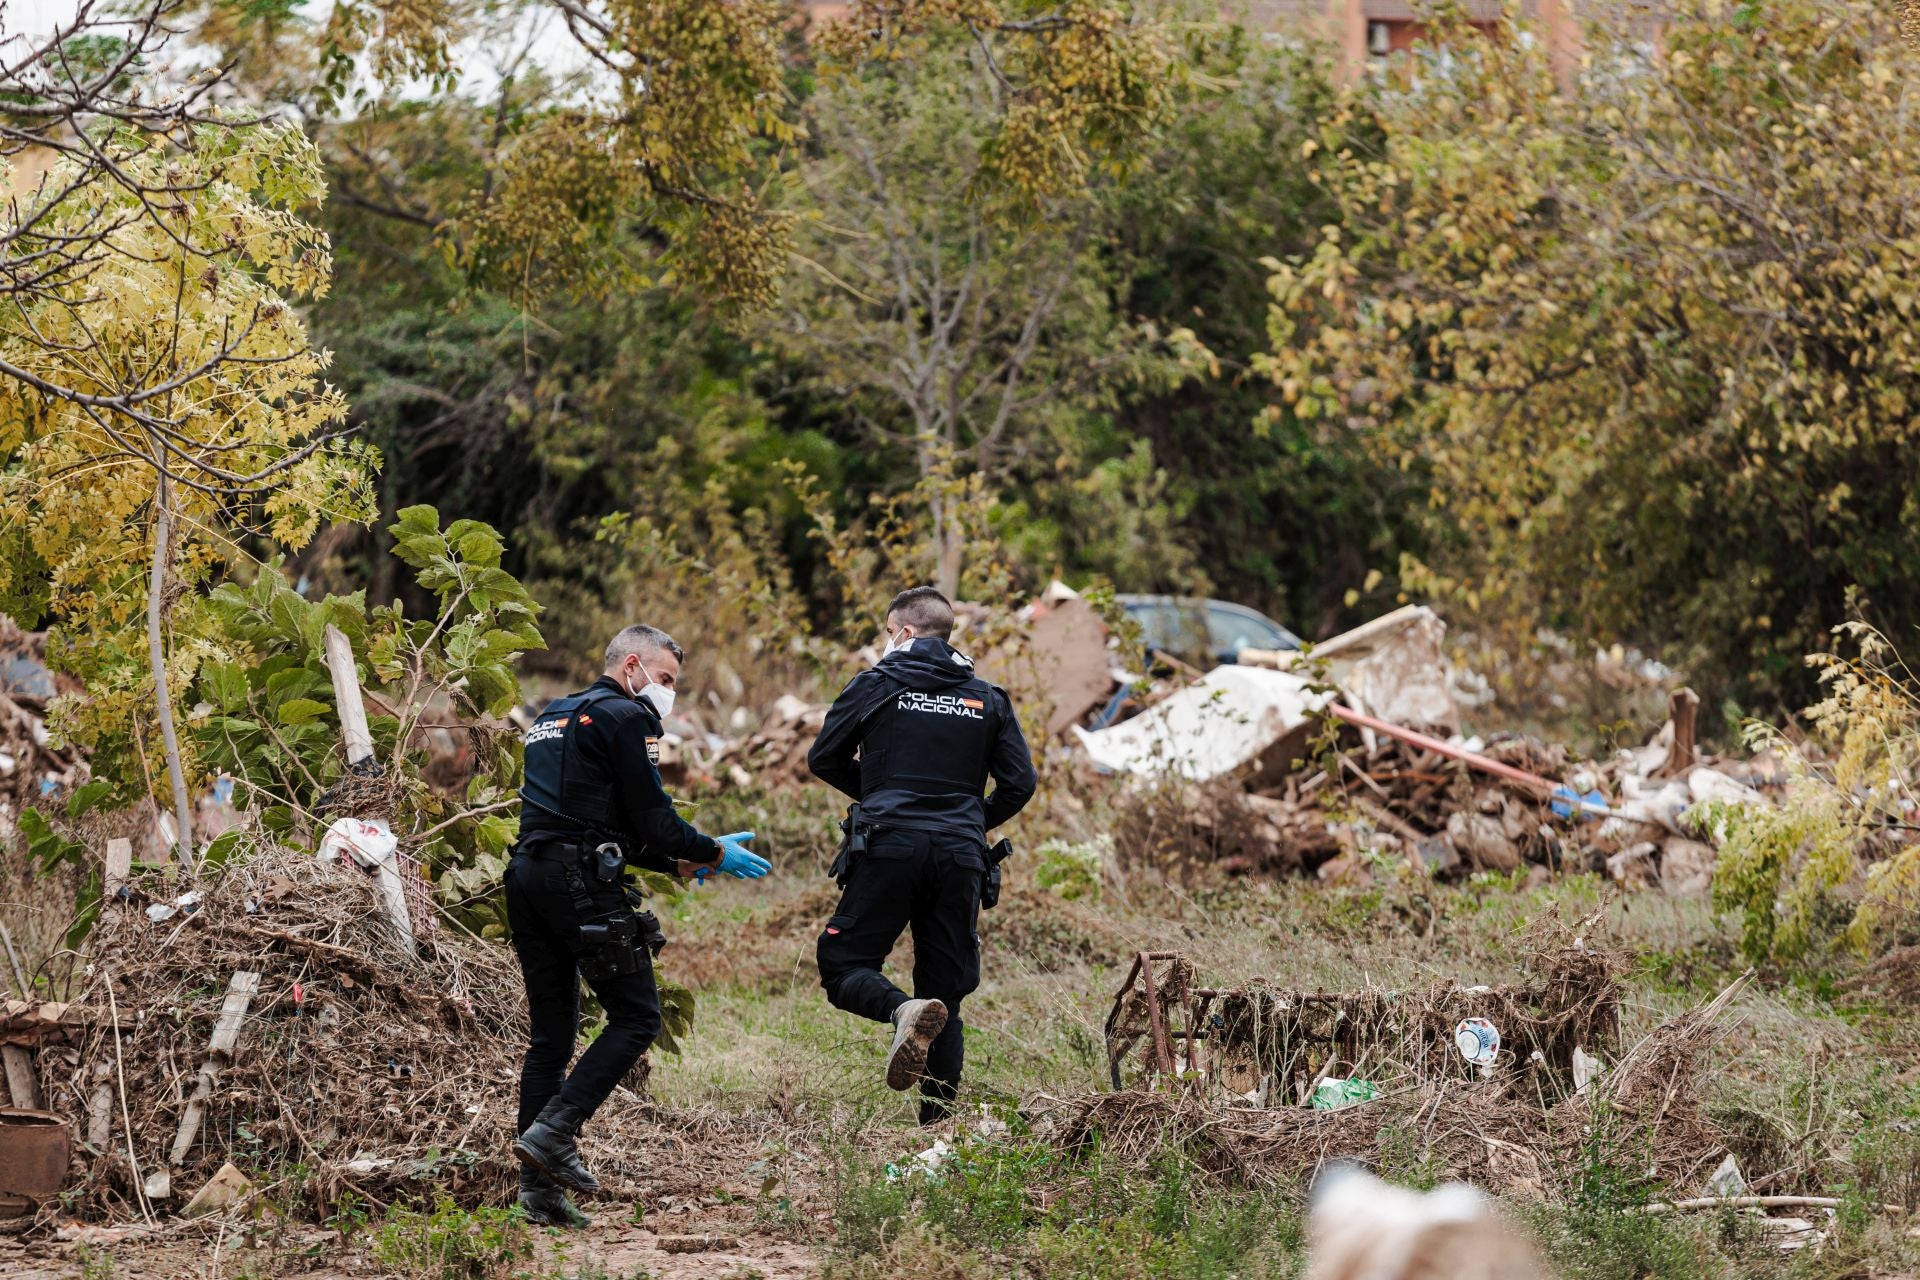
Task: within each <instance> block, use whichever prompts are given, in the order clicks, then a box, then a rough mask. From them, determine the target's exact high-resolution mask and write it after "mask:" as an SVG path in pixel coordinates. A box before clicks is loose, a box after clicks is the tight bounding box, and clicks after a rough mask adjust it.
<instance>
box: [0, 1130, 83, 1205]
mask: <svg viewBox="0 0 1920 1280" xmlns="http://www.w3.org/2000/svg"><path fill="white" fill-rule="evenodd" d="M72 1140H73V1135H72V1133H71V1131H70V1129H69V1128H68V1125H67V1121H66V1120H65V1118H63V1117H61V1116H59V1115H56V1114H55V1113H53V1112H51V1111H39V1110H29V1109H27V1108H25V1107H4V1108H0V1197H14V1196H18V1197H22V1198H24V1199H27V1200H31V1201H33V1202H34V1203H36V1204H37V1203H39V1202H41V1201H43V1200H49V1199H51V1198H53V1197H54V1196H56V1195H58V1194H59V1193H60V1188H61V1187H62V1185H64V1184H65V1182H66V1180H67V1158H68V1150H69V1148H70V1146H71V1144H72Z"/></svg>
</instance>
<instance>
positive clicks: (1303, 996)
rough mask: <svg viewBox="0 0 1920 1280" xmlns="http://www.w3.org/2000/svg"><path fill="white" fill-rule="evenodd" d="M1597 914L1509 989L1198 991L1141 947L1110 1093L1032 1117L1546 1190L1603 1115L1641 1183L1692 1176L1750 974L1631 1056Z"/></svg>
mask: <svg viewBox="0 0 1920 1280" xmlns="http://www.w3.org/2000/svg"><path fill="white" fill-rule="evenodd" d="M1594 923H1595V922H1594V921H1587V922H1583V923H1582V924H1581V925H1580V926H1578V927H1577V928H1566V927H1564V926H1562V925H1561V924H1560V923H1559V922H1558V921H1557V919H1549V920H1547V921H1544V922H1542V924H1541V925H1540V926H1539V927H1537V929H1536V930H1535V932H1534V934H1533V935H1532V937H1531V939H1530V941H1531V943H1532V946H1533V948H1534V959H1533V962H1532V971H1531V973H1530V974H1529V977H1528V981H1526V982H1525V983H1523V984H1518V985H1514V986H1503V987H1457V986H1453V985H1451V984H1444V983H1443V984H1435V985H1433V986H1430V987H1428V988H1425V989H1423V990H1419V991H1404V992H1403V991H1389V990H1382V989H1375V988H1369V989H1366V990H1360V991H1350V992H1325V991H1294V990H1286V989H1282V988H1279V987H1276V986H1274V985H1272V984H1270V983H1267V982H1264V981H1256V982H1253V983H1249V984H1246V985H1244V986H1240V987H1234V988H1215V987H1203V986H1201V985H1199V984H1198V983H1197V981H1196V980H1195V975H1194V971H1193V966H1192V964H1191V963H1190V962H1188V961H1187V960H1186V959H1185V958H1184V957H1181V956H1179V955H1176V954H1173V953H1164V952H1163V953H1151V952H1150V953H1142V954H1141V955H1140V956H1139V957H1138V958H1137V959H1136V961H1135V963H1134V966H1133V968H1132V970H1131V972H1130V973H1129V975H1128V978H1127V981H1126V983H1125V984H1124V985H1123V986H1122V987H1121V989H1120V991H1119V993H1118V995H1117V996H1116V997H1115V1000H1114V1004H1113V1009H1112V1013H1111V1014H1110V1016H1109V1018H1108V1021H1107V1048H1108V1055H1109V1063H1110V1066H1111V1069H1112V1073H1113V1081H1114V1091H1113V1092H1111V1093H1104V1094H1099V1095H1093V1096H1087V1097H1082V1098H1077V1099H1070V1100H1066V1101H1060V1100H1042V1101H1041V1103H1040V1104H1039V1105H1038V1107H1037V1118H1038V1120H1039V1122H1040V1127H1041V1129H1042V1131H1043V1132H1045V1133H1047V1134H1048V1135H1049V1136H1050V1137H1051V1139H1052V1141H1054V1142H1055V1143H1056V1144H1057V1145H1059V1146H1060V1147H1062V1148H1064V1149H1066V1150H1069V1151H1080V1150H1091V1149H1092V1148H1093V1146H1094V1144H1096V1143H1097V1144H1098V1149H1099V1150H1100V1152H1101V1155H1102V1158H1103V1159H1106V1160H1119V1161H1121V1162H1123V1163H1132V1164H1137V1165H1139V1166H1140V1167H1142V1168H1146V1167H1148V1166H1150V1165H1151V1164H1152V1162H1153V1161H1155V1160H1157V1159H1159V1158H1160V1157H1161V1156H1162V1155H1163V1154H1164V1152H1165V1151H1167V1150H1168V1149H1170V1146H1171V1147H1174V1148H1177V1149H1180V1150H1184V1151H1186V1152H1188V1153H1190V1154H1191V1155H1192V1157H1193V1158H1194V1159H1195V1161H1196V1162H1197V1164H1198V1165H1199V1166H1200V1167H1201V1168H1202V1169H1205V1170H1206V1171H1208V1172H1209V1173H1210V1174H1212V1175H1213V1176H1215V1177H1217V1178H1220V1179H1222V1180H1225V1181H1229V1182H1235V1183H1241V1184H1252V1185H1275V1184H1280V1183H1297V1182H1300V1181H1303V1180H1305V1179H1307V1178H1309V1177H1310V1176H1311V1175H1312V1173H1313V1172H1314V1171H1315V1170H1316V1169H1318V1168H1319V1167H1321V1166H1323V1165H1324V1164H1325V1162H1327V1161H1329V1160H1334V1159H1340V1158H1351V1159H1359V1160H1361V1161H1363V1162H1365V1163H1369V1164H1375V1165H1377V1164H1379V1163H1380V1162H1382V1161H1384V1160H1387V1159H1390V1158H1396V1157H1397V1158H1399V1159H1401V1160H1407V1159H1412V1160H1418V1161H1423V1162H1427V1163H1428V1164H1429V1165H1430V1167H1434V1168H1436V1169H1439V1170H1444V1173H1445V1175H1446V1176H1447V1177H1450V1178H1460V1179H1465V1180H1468V1181H1471V1182H1473V1183H1475V1184H1476V1185H1479V1186H1483V1187H1487V1188H1489V1189H1491V1190H1495V1191H1499V1192H1503V1193H1507V1194H1517V1195H1523V1196H1532V1197H1541V1196H1546V1195H1552V1194H1558V1193H1564V1192H1567V1191H1569V1190H1571V1189H1572V1188H1573V1187H1574V1186H1575V1185H1576V1183H1577V1181H1578V1179H1579V1177H1580V1176H1581V1170H1582V1169H1583V1168H1584V1167H1585V1162H1584V1160H1583V1155H1582V1152H1583V1149H1584V1148H1585V1147H1586V1146H1588V1145H1589V1144H1590V1143H1591V1142H1592V1141H1594V1140H1595V1136H1596V1135H1595V1130H1594V1125H1593V1121H1594V1118H1595V1117H1596V1116H1598V1115H1600V1114H1602V1113H1604V1114H1605V1116H1606V1118H1607V1124H1606V1140H1607V1141H1608V1142H1610V1143H1617V1144H1618V1145H1619V1147H1620V1149H1621V1150H1630V1151H1632V1152H1634V1153H1636V1156H1635V1159H1634V1160H1633V1161H1630V1162H1627V1163H1629V1164H1630V1165H1631V1166H1632V1167H1634V1168H1637V1169H1642V1170H1644V1171H1645V1177H1646V1179H1647V1181H1648V1182H1649V1183H1659V1184H1665V1185H1669V1186H1691V1185H1694V1184H1696V1183H1698V1181H1699V1180H1700V1179H1701V1177H1702V1176H1703V1175H1704V1174H1705V1173H1706V1172H1707V1171H1709V1170H1711V1169H1712V1168H1713V1167H1714V1165H1715V1163H1716V1162H1718V1161H1720V1160H1721V1159H1723V1157H1724V1155H1725V1153H1726V1143H1725V1140H1724V1138H1723V1137H1722V1136H1721V1135H1720V1134H1718V1133H1717V1132H1716V1131H1715V1130H1714V1129H1713V1127H1712V1126H1711V1124H1709V1123H1708V1121H1707V1120H1706V1118H1705V1116H1704V1114H1703V1113H1702V1112H1701V1110H1700V1109H1699V1104H1698V1097H1699V1091H1698V1090H1697V1089H1696V1088H1693V1087H1692V1085H1693V1082H1694V1079H1695V1077H1696V1074H1697V1072H1698V1070H1699V1059H1700V1055H1701V1052H1702V1051H1703V1050H1704V1048H1705V1047H1706V1046H1707V1045H1708V1044H1709V1043H1710V1042H1711V1041H1712V1040H1713V1039H1715V1038H1716V1037H1717V1036H1718V1035H1719V1034H1720V1033H1721V1031H1722V1030H1723V1029H1724V1021H1723V1014H1724V1013H1725V1011H1726V1009H1727V1006H1728V1004H1729V1003H1730V1001H1731V999H1732V998H1733V996H1734V995H1735V994H1736V993H1737V991H1738V989H1739V988H1740V986H1741V985H1743V984H1744V982H1745V979H1742V980H1741V981H1740V982H1737V983H1735V984H1734V986H1733V987H1731V988H1729V989H1728V991H1726V992H1723V993H1722V994H1721V996H1720V997H1718V998H1717V999H1716V1000H1714V1001H1713V1002H1711V1003H1710V1004H1708V1005H1706V1006H1704V1007H1702V1008H1701V1009H1697V1010H1693V1011H1691V1012H1689V1013H1687V1014H1685V1015H1683V1016H1682V1017H1680V1018H1678V1019H1676V1020H1674V1021H1673V1022H1670V1023H1668V1024H1667V1025H1665V1026H1663V1027H1661V1028H1659V1029H1658V1030H1656V1031H1655V1032H1654V1033H1653V1034H1652V1035H1650V1036H1648V1037H1646V1038H1645V1039H1644V1040H1642V1041H1641V1042H1640V1043H1639V1044H1637V1045H1635V1046H1634V1047H1633V1048H1631V1049H1630V1050H1628V1051H1626V1052H1624V1053H1623V1052H1621V1043H1620V1018H1619V1011H1620V998H1621V986H1620V979H1621V974H1622V973H1623V972H1624V971H1625V964H1624V960H1623V958H1622V957H1621V956H1620V955H1619V954H1617V953H1616V952H1614V951H1613V950H1611V949H1609V948H1607V947H1605V946H1601V945H1596V944H1594V943H1592V942H1590V941H1589V940H1588V938H1587V937H1586V936H1584V934H1585V932H1586V931H1587V930H1590V929H1591V928H1592V927H1593V925H1594ZM1396 1143H1398V1144H1400V1146H1401V1148H1402V1149H1399V1150H1394V1151H1390V1150H1388V1147H1390V1146H1391V1145H1392V1144H1396ZM1409 1143H1411V1144H1413V1145H1414V1146H1415V1147H1416V1148H1417V1149H1416V1150H1411V1151H1409V1150H1406V1149H1404V1148H1405V1146H1406V1145H1407V1144H1409Z"/></svg>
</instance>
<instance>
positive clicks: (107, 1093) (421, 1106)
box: [0, 849, 686, 1218]
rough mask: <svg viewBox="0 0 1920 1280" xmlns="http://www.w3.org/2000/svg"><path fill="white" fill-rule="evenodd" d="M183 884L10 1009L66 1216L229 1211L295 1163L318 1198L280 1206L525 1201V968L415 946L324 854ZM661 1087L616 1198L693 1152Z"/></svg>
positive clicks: (604, 1169)
mask: <svg viewBox="0 0 1920 1280" xmlns="http://www.w3.org/2000/svg"><path fill="white" fill-rule="evenodd" d="M176 888H177V886H171V885H169V884H168V883H166V882H165V873H163V872H160V871H151V872H136V873H135V874H134V875H133V876H132V877H130V878H129V879H128V880H127V881H126V883H125V885H124V887H121V886H116V889H115V892H114V893H113V894H112V896H111V898H110V900H109V902H108V903H107V904H106V906H105V909H104V910H103V912H102V914H101V917H100V920H99V923H98V924H97V926H96V929H95V932H94V934H93V935H92V939H91V942H90V946H89V951H90V954H91V955H92V957H93V961H92V963H91V965H89V966H88V968H87V970H86V971H85V973H84V974H83V975H80V976H79V977H78V978H77V983H78V985H77V988H76V989H75V990H74V991H73V992H72V993H71V996H70V999H69V1000H68V1001H67V1002H66V1003H64V1004H59V1005H46V1006H27V1005H25V1004H24V1003H23V1002H22V1003H20V1007H19V1008H17V1009H16V1008H15V1007H14V1006H8V1008H7V1011H6V1013H5V1014H4V1015H0V1038H5V1039H6V1040H7V1041H8V1043H9V1046H10V1047H13V1046H14V1043H15V1041H19V1042H20V1043H19V1045H18V1047H19V1048H23V1049H26V1050H27V1051H28V1052H29V1053H30V1058H29V1059H27V1060H23V1061H19V1062H16V1060H15V1057H14V1056H13V1054H12V1053H11V1052H10V1054H9V1057H8V1060H7V1067H8V1070H9V1073H10V1076H11V1074H12V1073H14V1072H16V1071H19V1072H22V1073H23V1074H24V1075H25V1076H26V1077H27V1078H29V1079H30V1080H31V1088H32V1091H33V1101H34V1102H35V1103H36V1104H37V1105H39V1106H43V1107H44V1108H46V1109H48V1110H50V1111H53V1112H56V1113H59V1114H60V1115H63V1116H68V1117H71V1118H72V1126H73V1133H72V1164H71V1167H70V1169H65V1170H63V1173H65V1175H66V1176H65V1178H64V1181H65V1184H66V1189H65V1194H64V1195H63V1196H62V1197H61V1199H60V1201H58V1202H56V1203H57V1204H58V1205H59V1206H60V1207H64V1208H65V1209H66V1210H67V1211H70V1212H76V1213H80V1214H82V1215H84V1216H88V1217H106V1218H116V1217H125V1216H130V1215H141V1214H145V1213H146V1212H149V1211H151V1212H154V1213H164V1212H169V1211H173V1212H185V1211H186V1210H187V1209H188V1208H189V1207H191V1208H192V1209H193V1210H194V1211H198V1210H200V1209H202V1208H209V1209H210V1208H215V1207H219V1205H220V1203H221V1202H223V1201H230V1200H231V1199H233V1198H234V1197H235V1196H240V1195H245V1194H247V1192H248V1189H249V1188H248V1185H247V1183H246V1180H245V1178H243V1177H242V1176H241V1173H240V1171H241V1170H243V1169H244V1170H246V1171H248V1172H249V1173H252V1174H254V1175H256V1176H257V1175H258V1174H260V1173H261V1172H271V1171H274V1170H284V1169H291V1168H296V1167H298V1168H301V1169H303V1170H304V1171H305V1173H304V1175H303V1177H304V1181H303V1182H302V1184H301V1185H300V1186H299V1187H298V1188H293V1189H290V1188H288V1187H285V1186H281V1187H279V1188H277V1189H276V1190H275V1192H274V1193H273V1194H274V1195H275V1196H276V1197H279V1198H280V1199H281V1200H283V1201H284V1200H289V1199H295V1198H299V1197H304V1198H305V1199H306V1200H307V1202H308V1203H309V1205H310V1206H311V1207H323V1206H325V1205H327V1204H329V1203H332V1202H334V1201H335V1200H337V1199H338V1197H339V1196H340V1195H341V1194H342V1193H344V1192H349V1191H351V1192H353V1193H355V1194H357V1195H359V1196H360V1197H362V1198H363V1200H365V1201H367V1202H370V1203H372V1204H375V1205H384V1204H386V1203H389V1202H390V1201H392V1200H393V1199H394V1198H396V1197H397V1196H400V1195H403V1194H406V1193H408V1192H409V1191H411V1192H414V1193H421V1192H423V1191H432V1192H439V1191H445V1192H447V1193H448V1194H451V1195H453V1196H454V1197H456V1198H457V1199H459V1200H460V1201H462V1202H463V1203H467V1204H473V1203H480V1202H493V1203H501V1202H504V1200H505V1199H506V1198H508V1197H509V1195H510V1192H511V1189H512V1187H513V1185H514V1180H513V1176H512V1168H513V1166H512V1162H511V1158H510V1156H509V1154H508V1148H509V1143H510V1141H511V1138H512V1125H513V1121H514V1116H515V1100H516V1091H517V1082H518V1077H519V1067H520V1055H521V1052H522V1048H523V1046H524V1044H525V1008H524V1001H523V999H522V995H521V986H520V980H519V975H518V973H517V972H516V971H515V968H514V963H513V958H512V954H511V952H509V951H508V950H507V949H506V948H504V947H502V946H500V945H499V944H498V943H491V942H482V941H480V940H478V939H473V938H469V937H462V936H458V935H457V934H456V933H455V932H454V931H453V930H451V929H445V928H443V929H440V930H438V931H436V932H433V933H431V934H429V933H428V932H427V931H424V930H422V931H420V940H416V941H414V942H413V943H412V944H411V945H409V944H408V943H407V942H406V941H405V940H404V939H403V938H402V937H401V935H400V934H399V933H398V931H397V930H396V929H395V927H394V924H393V920H392V917H391V914H390V911H389V909H388V905H389V904H387V902H386V901H385V899H384V897H383V895H382V893H381V890H380V886H379V884H378V882H377V881H376V880H375V879H374V878H373V877H370V876H368V875H366V874H364V873H363V872H361V871H360V870H359V869H357V868H356V867H354V866H353V865H352V864H351V863H350V862H344V861H341V862H322V861H319V860H317V859H315V858H314V857H313V856H312V855H310V854H301V853H296V852H292V851H286V850H271V849H269V850H265V851H262V852H261V853H259V854H257V855H256V856H254V857H252V858H250V859H249V860H248V861H247V862H246V863H245V864H244V865H236V866H231V867H228V868H226V869H225V870H223V871H222V872H221V873H220V875H219V878H218V879H217V880H215V881H213V882H212V883H211V884H204V883H203V884H202V886H201V887H200V888H199V889H197V890H196V891H194V892H193V893H190V894H187V895H183V896H179V897H175V896H173V894H174V891H175V889H176ZM644 1069H645V1064H644V1063H643V1064H642V1066H641V1067H640V1068H636V1073H635V1077H634V1078H632V1079H630V1080H629V1082H628V1084H629V1087H628V1088H625V1089H622V1090H620V1091H617V1092H616V1094H615V1096H614V1098H613V1099H612V1100H610V1101H609V1103H608V1104H607V1106H606V1108H605V1109H604V1111H603V1112H602V1114H601V1117H599V1118H598V1119H597V1120H596V1123H595V1125H594V1128H593V1131H592V1134H591V1136H590V1140H587V1141H584V1142H583V1145H584V1147H585V1148H586V1149H587V1150H588V1153H589V1156H588V1158H589V1159H590V1160H591V1161H592V1163H593V1164H594V1166H595V1168H596V1169H597V1170H599V1171H600V1172H601V1176H602V1178H603V1180H605V1181H607V1182H608V1183H609V1185H610V1186H612V1187H614V1189H615V1194H619V1193H620V1192H621V1189H622V1187H623V1185H624V1187H625V1188H627V1189H629V1190H631V1189H633V1188H636V1187H638V1186H641V1185H646V1184H656V1183H657V1181H658V1179H659V1178H660V1176H661V1171H660V1170H659V1169H657V1168H650V1167H649V1162H650V1161H657V1155H658V1152H659V1151H660V1150H661V1149H662V1147H663V1145H665V1146H672V1145H674V1143H675V1142H676V1141H678V1142H679V1144H680V1145H681V1146H682V1147H684V1146H685V1145H686V1142H685V1135H684V1134H677V1133H674V1132H672V1131H673V1130H675V1129H676V1121H674V1120H673V1119H672V1118H670V1117H666V1116H664V1115H663V1114H662V1113H661V1112H659V1111H658V1110H657V1109H656V1108H654V1107H652V1106H650V1105H649V1104H647V1103H646V1102H645V1101H644V1100H643V1099H642V1098H641V1097H640V1096H639V1095H638V1093H637V1092H636V1091H635V1087H636V1086H638V1085H640V1084H641V1082H642V1081H643V1079H644V1074H643V1073H644ZM22 1087H25V1086H24V1085H23V1086H22ZM16 1097H18V1092H16ZM229 1164H231V1165H233V1166H236V1167H235V1168H234V1169H232V1170H227V1168H226V1167H227V1166H228V1165H229ZM208 1188H212V1190H211V1191H210V1192H209V1193H208V1194H209V1195H210V1196H211V1197H212V1199H211V1200H208V1199H206V1198H202V1199H201V1202H200V1203H199V1204H195V1203H194V1201H195V1198H196V1196H198V1195H199V1193H200V1192H201V1191H203V1190H206V1189H208ZM53 1211H54V1206H52V1205H50V1206H48V1207H47V1208H45V1209H43V1210H42V1212H43V1213H48V1212H53Z"/></svg>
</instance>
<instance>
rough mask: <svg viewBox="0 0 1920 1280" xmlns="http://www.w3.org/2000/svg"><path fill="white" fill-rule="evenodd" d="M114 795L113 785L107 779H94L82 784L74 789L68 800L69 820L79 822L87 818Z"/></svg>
mask: <svg viewBox="0 0 1920 1280" xmlns="http://www.w3.org/2000/svg"><path fill="white" fill-rule="evenodd" d="M112 795H113V783H111V782H109V781H108V780H107V779H105V778H93V779H90V780H88V781H86V782H83V783H81V784H80V785H79V786H78V787H76V788H74V792H73V794H72V795H71V796H69V797H68V798H67V817H68V819H69V820H71V821H74V822H78V821H79V820H80V819H81V818H83V817H85V816H86V815H87V813H88V812H89V811H90V810H93V809H96V808H98V807H99V806H101V805H102V804H105V803H106V802H107V799H108V798H109V797H111V796H112Z"/></svg>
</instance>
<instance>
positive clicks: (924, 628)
mask: <svg viewBox="0 0 1920 1280" xmlns="http://www.w3.org/2000/svg"><path fill="white" fill-rule="evenodd" d="M887 612H888V614H890V615H891V614H898V615H899V618H900V621H901V622H903V623H905V624H906V625H907V626H910V627H912V628H913V632H914V634H915V635H921V636H934V637H936V638H938V639H941V640H945V639H947V638H948V637H950V636H952V635H953V601H951V600H949V599H947V598H946V597H945V596H943V595H941V594H940V590H939V588H937V587H908V588H907V589H906V590H905V591H902V592H901V593H900V594H899V595H897V596H895V597H894V598H893V603H892V604H890V605H888V606H887Z"/></svg>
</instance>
